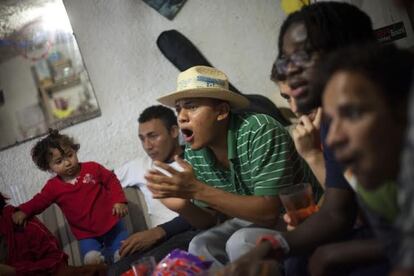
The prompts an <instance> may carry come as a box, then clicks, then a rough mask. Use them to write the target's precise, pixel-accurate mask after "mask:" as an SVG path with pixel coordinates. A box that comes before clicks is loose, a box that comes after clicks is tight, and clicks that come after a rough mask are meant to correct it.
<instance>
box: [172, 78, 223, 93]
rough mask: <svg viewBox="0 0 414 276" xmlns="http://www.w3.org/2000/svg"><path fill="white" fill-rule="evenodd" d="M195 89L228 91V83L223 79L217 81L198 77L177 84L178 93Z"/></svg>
mask: <svg viewBox="0 0 414 276" xmlns="http://www.w3.org/2000/svg"><path fill="white" fill-rule="evenodd" d="M194 88H222V89H228V83H227V82H226V81H224V80H221V79H215V78H210V77H206V76H197V78H190V79H182V80H179V81H178V82H177V90H178V91H180V90H186V89H194Z"/></svg>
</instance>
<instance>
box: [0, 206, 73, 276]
mask: <svg viewBox="0 0 414 276" xmlns="http://www.w3.org/2000/svg"><path fill="white" fill-rule="evenodd" d="M14 209H15V208H14V207H13V206H6V207H4V209H3V212H2V214H0V235H2V236H3V237H4V238H5V240H6V244H7V259H6V263H7V265H10V266H12V267H14V269H15V270H16V275H18V276H20V275H53V274H55V273H56V272H57V271H58V270H59V268H62V267H65V266H67V259H68V256H67V255H66V254H65V253H64V252H63V251H62V250H61V249H60V248H59V245H58V241H57V240H56V238H55V237H54V236H53V235H52V233H50V232H49V230H48V229H47V228H46V227H45V226H44V225H43V224H42V223H41V222H40V221H39V220H38V219H36V218H31V219H29V220H28V221H27V223H26V226H25V227H17V226H16V225H14V224H13V221H12V218H11V217H12V214H13V212H14Z"/></svg>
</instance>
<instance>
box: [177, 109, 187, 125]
mask: <svg viewBox="0 0 414 276" xmlns="http://www.w3.org/2000/svg"><path fill="white" fill-rule="evenodd" d="M177 119H178V122H179V123H181V124H182V123H185V122H187V121H188V114H187V111H185V110H184V109H181V110H180V111H179V112H178V113H177Z"/></svg>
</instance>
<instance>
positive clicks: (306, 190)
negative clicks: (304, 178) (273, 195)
mask: <svg viewBox="0 0 414 276" xmlns="http://www.w3.org/2000/svg"><path fill="white" fill-rule="evenodd" d="M279 197H280V200H281V201H282V204H283V206H284V207H285V209H286V212H287V214H288V215H289V217H290V219H291V223H290V224H291V225H293V226H296V225H298V224H300V223H301V222H302V221H304V220H305V219H306V218H307V217H309V216H310V215H312V214H313V213H315V212H316V211H318V209H319V208H318V206H317V205H316V204H315V201H314V199H313V193H312V186H311V185H310V184H309V183H299V184H294V185H291V186H289V187H285V188H282V189H281V190H280V192H279Z"/></svg>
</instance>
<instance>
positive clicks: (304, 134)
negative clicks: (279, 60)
mask: <svg viewBox="0 0 414 276" xmlns="http://www.w3.org/2000/svg"><path fill="white" fill-rule="evenodd" d="M271 78H272V80H273V81H274V82H275V83H276V84H277V86H278V87H279V90H280V95H281V96H282V98H284V99H286V101H287V102H288V103H289V107H290V110H291V111H292V112H293V113H294V114H295V115H296V116H297V117H298V118H299V122H298V123H297V124H296V125H295V126H294V127H293V129H292V138H293V142H294V143H295V147H296V150H297V151H298V153H299V155H300V156H301V157H302V158H303V159H304V160H305V161H306V163H308V165H309V167H310V168H311V170H312V172H313V173H314V174H315V176H316V178H317V179H318V181H319V183H320V184H321V185H322V186H323V187H325V176H326V170H325V160H324V157H323V151H322V147H321V139H320V129H321V121H322V108H320V107H319V108H317V109H315V110H312V111H311V112H310V113H309V114H301V113H300V112H298V107H297V104H296V99H295V98H294V97H293V95H292V90H291V89H290V87H289V85H287V83H286V82H285V81H280V80H278V73H277V68H276V66H274V67H273V68H272V75H271Z"/></svg>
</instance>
